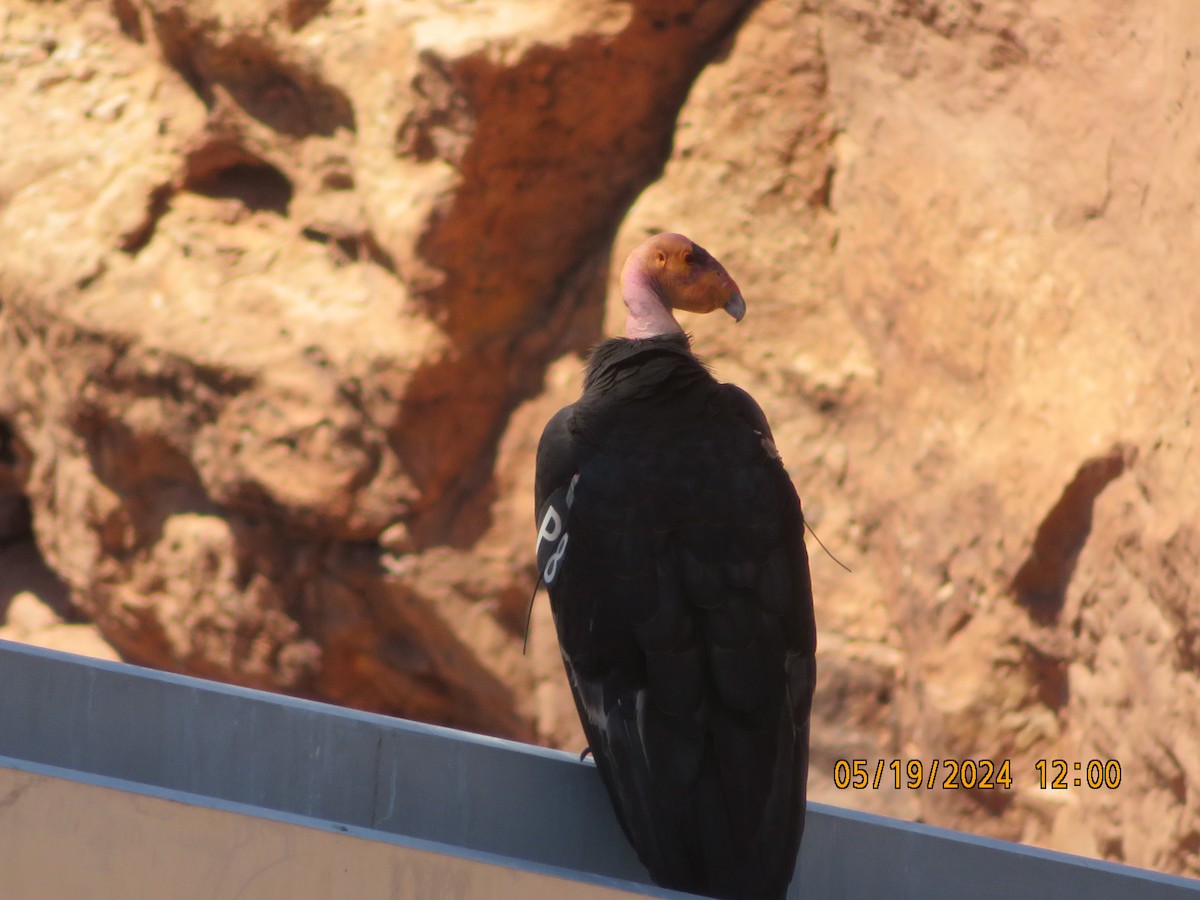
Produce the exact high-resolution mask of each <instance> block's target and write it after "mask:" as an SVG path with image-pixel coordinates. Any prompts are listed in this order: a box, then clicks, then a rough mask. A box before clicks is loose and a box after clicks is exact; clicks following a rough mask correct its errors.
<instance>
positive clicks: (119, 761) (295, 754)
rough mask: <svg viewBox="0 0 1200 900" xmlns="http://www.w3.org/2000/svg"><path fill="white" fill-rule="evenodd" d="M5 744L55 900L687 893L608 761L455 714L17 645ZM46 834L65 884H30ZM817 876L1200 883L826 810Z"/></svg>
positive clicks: (12, 653) (1170, 886)
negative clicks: (391, 714)
mask: <svg viewBox="0 0 1200 900" xmlns="http://www.w3.org/2000/svg"><path fill="white" fill-rule="evenodd" d="M0 757H7V758H6V759H0V872H2V873H4V875H3V878H4V883H5V884H6V885H8V884H13V883H16V884H24V883H29V884H38V885H40V889H39V890H38V891H37V892H36V894H35V895H36V896H38V897H64V898H65V897H72V898H73V897H78V896H91V897H105V896H112V897H117V896H133V894H130V893H129V892H128V891H118V890H116V889H115V885H116V883H117V882H116V879H118V877H119V873H118V869H121V868H122V867H124V868H125V869H127V868H129V867H132V868H133V869H134V870H135V871H136V870H138V869H139V867H141V868H143V869H145V871H144V872H143V873H142V876H143V877H142V878H141V880H139V881H137V882H136V883H137V884H141V885H143V886H146V888H147V891H148V892H147V891H141V892H138V893H137V894H136V895H137V896H145V897H158V896H162V897H168V896H170V897H176V896H180V897H183V896H193V895H194V896H196V897H201V896H204V897H220V896H234V895H237V896H244V897H263V898H267V897H278V896H289V897H296V898H304V897H314V898H315V897H329V896H404V897H408V896H412V897H423V896H438V897H507V896H510V895H511V896H514V897H515V896H521V897H571V898H574V897H580V898H584V897H588V898H590V897H608V896H615V895H616V894H617V893H623V892H632V893H641V894H646V895H650V896H658V897H682V896H684V895H682V894H677V893H673V892H668V891H663V890H661V889H658V888H655V887H654V886H653V885H651V884H650V882H649V880H648V878H647V876H646V873H645V871H644V869H642V867H641V865H640V864H639V863H638V861H637V858H636V856H635V855H634V854H633V852H632V850H631V849H630V848H629V846H628V845H627V844H626V842H625V840H624V837H623V836H622V834H621V832H620V829H619V828H618V826H617V823H616V820H615V818H614V816H613V813H612V810H611V808H610V807H609V805H608V800H607V797H606V796H605V794H604V790H603V787H602V786H601V784H600V781H599V778H598V777H597V776H596V773H595V770H594V766H593V764H592V763H591V762H590V761H589V762H584V763H580V762H579V761H578V760H577V759H575V758H574V756H572V755H571V754H566V753H560V752H557V751H550V750H545V749H540V748H536V747H528V746H525V745H521V744H514V743H511V742H508V741H501V740H496V739H492V738H485V737H480V736H476V735H470V734H464V733H462V732H456V731H452V730H450V729H445V728H437V727H433V726H426V725H420V724H416V723H411V722H406V721H402V720H398V719H391V718H387V717H385V716H376V715H371V714H367V713H360V712H355V711H353V710H347V709H342V708H340V707H333V706H327V705H325V704H320V703H312V702H308V701H303V700H296V699H292V698H287V697H280V696H277V695H273V694H266V693H262V692H258V691H251V690H246V689H242V688H236V687H230V686H228V685H222V684H217V683H213V682H207V681H202V680H199V679H194V678H186V677H182V676H177V675H169V674H165V673H161V672H155V671H152V670H147V669H141V668H138V667H134V666H127V665H122V664H117V663H107V662H102V661H97V660H90V659H84V658H82V657H74V656H70V655H68V654H63V653H56V652H53V651H47V650H41V649H37V648H31V647H26V646H23V645H18V644H10V643H7V642H3V641H0ZM38 797H41V798H42V801H41V802H38V803H34V802H33V801H34V799H35V798H38ZM6 798H8V799H6ZM13 798H16V799H13ZM22 808H24V810H25V811H24V812H22V813H21V814H20V815H18V814H16V813H15V812H14V810H21V809H22ZM101 808H103V809H107V810H109V812H108V814H107V815H93V812H94V810H95V809H101ZM168 820H169V821H170V822H171V824H170V825H169V826H168V825H167V824H164V825H163V826H162V827H161V828H158V827H153V826H152V825H151V824H149V823H153V822H155V821H161V822H163V823H167V822H168ZM106 823H107V824H106ZM230 834H234V835H240V836H241V838H240V839H239V840H241V843H238V842H237V841H235V842H233V843H230V842H229V841H228V840H226V837H227V836H228V835H230ZM37 835H40V837H35V836H37ZM205 835H207V837H206V836H205ZM49 841H53V843H54V846H53V848H52V850H51V852H50V855H49V856H48V857H46V856H43V858H48V859H51V860H53V861H54V862H53V866H54V868H53V869H52V871H51V872H50V873H47V876H48V875H49V874H53V876H54V877H55V878H56V879H58V880H57V881H55V882H54V883H53V885H52V884H50V883H42V882H37V881H34V882H21V881H19V880H16V881H14V880H13V879H17V878H18V876H17V875H15V874H14V873H26V874H27V875H28V877H31V878H36V877H38V876H37V874H36V872H33V871H32V870H31V865H32V862H31V861H32V860H33V859H35V858H37V857H36V854H35V849H36V847H37V846H42V845H43V844H45V843H46V842H49ZM359 844H361V845H362V846H361V847H360V846H359ZM280 848H283V849H280ZM289 848H290V849H289ZM43 852H44V851H43ZM185 857H186V859H187V862H186V863H185V862H182V861H181V860H183V859H184V858H185ZM103 859H110V860H111V862H110V863H108V864H105V865H102V864H101V861H102V860H103ZM155 860H170V861H171V863H170V865H166V867H165V868H164V869H163V870H162V874H161V878H163V879H165V880H162V881H160V880H156V879H157V878H158V877H159V876H156V875H154V871H156V870H153V864H154V861H155ZM164 865H165V863H164ZM97 866H99V868H97ZM173 867H174V868H173ZM180 867H183V868H180ZM231 867H232V868H231ZM172 871H179V872H180V873H181V874H180V875H179V876H178V878H179V879H182V878H184V875H183V874H182V873H183V872H184V871H186V872H187V875H186V879H187V880H186V882H181V881H179V880H175V881H172V876H171V872H172ZM288 871H294V872H295V873H297V875H296V877H297V881H296V882H295V884H296V885H297V887H296V888H294V889H293V888H290V887H289V888H288V889H287V890H283V889H282V888H281V887H280V885H281V884H283V882H279V883H278V884H277V883H275V882H273V881H272V880H271V879H273V878H276V877H279V878H282V877H283V875H284V873H285V872H288ZM231 872H234V873H241V874H239V875H238V876H237V878H242V880H241V881H238V880H237V878H234V879H233V880H232V881H230V880H228V879H230V878H233V876H232V875H231V874H230V873H231ZM800 872H801V874H800V876H799V877H798V878H797V880H796V882H795V883H794V884H793V886H792V891H791V894H790V896H791V897H793V898H799V897H801V896H804V897H854V898H863V900H870V898H876V897H878V898H893V897H914V898H918V897H919V898H935V900H936V898H958V897H964V896H971V897H995V898H1009V897H1046V898H1051V897H1055V898H1057V897H1064V896H1080V897H1084V896H1086V897H1089V898H1101V900H1103V898H1112V900H1118V898H1128V897H1139V898H1150V900H1158V898H1163V900H1167V898H1184V897H1187V898H1193V900H1195V898H1200V882H1196V881H1191V880H1187V879H1182V878H1176V877H1172V876H1167V875H1162V874H1159V873H1154V872H1148V871H1144V870H1139V869H1134V868H1131V867H1128V866H1120V865H1114V864H1111V863H1104V862H1098V861H1095V860H1089V859H1084V858H1081V857H1073V856H1068V855H1066V854H1061V853H1052V852H1049V851H1043V850H1037V849H1033V848H1029V847H1023V846H1020V845H1017V844H1009V843H1005V842H1002V841H994V840H988V839H984V838H977V837H974V836H971V835H965V834H961V833H957V832H952V831H948V830H945V829H938V828H932V827H928V826H922V825H914V824H912V823H906V822H900V821H896V820H892V819H886V818H883V817H879V816H871V815H867V814H862V813H853V812H848V811H846V810H840V809H837V808H834V807H828V806H822V805H819V804H812V805H810V808H809V818H808V826H807V828H806V832H805V839H804V846H803V849H802V851H801V860H800ZM105 873H107V875H105ZM263 873H274V874H263ZM397 873H400V874H397ZM406 873H407V874H406ZM243 876H244V877H243ZM21 877H25V876H21ZM84 877H88V878H90V881H89V882H88V885H89V887H88V889H87V891H85V892H83V893H80V892H78V891H76V890H74V887H75V886H77V885H78V884H79V883H81V882H79V881H77V880H74V879H78V878H84ZM106 877H107V878H109V879H112V882H111V885H112V886H113V888H114V889H113V890H112V891H111V892H110V891H109V889H108V887H106V882H105V878H106ZM121 877H123V876H121ZM388 878H392V879H393V880H392V881H388V880H387V879H388ZM396 878H399V879H400V880H398V881H397V880H395V879H396ZM222 879H225V880H222ZM247 879H250V880H247ZM264 879H265V880H264ZM354 879H366V880H354ZM404 879H409V880H404ZM411 879H419V880H417V881H413V880H411ZM420 879H424V880H420ZM121 883H123V884H126V885H128V884H129V882H121ZM180 883H186V884H187V885H188V886H189V890H191V888H192V885H193V884H195V885H200V886H201V887H197V888H196V892H195V893H194V894H191V893H188V894H185V893H180V892H179V890H178V888H179V884H180ZM288 883H289V884H291V882H288ZM159 884H161V885H163V892H162V893H158V892H156V891H155V890H150V888H151V887H152V886H154V885H159ZM54 885H57V886H58V888H55V887H54ZM255 885H266V886H268V887H269V888H270V890H267V889H266V888H265V887H264V888H263V889H262V892H258V889H257V888H256V887H255ZM422 885H428V886H429V889H430V890H432V891H433V892H432V893H430V892H429V890H426V889H425V888H424V887H422ZM435 885H436V888H435V887H434V886H435ZM502 885H507V887H503V889H502V888H501V886H502ZM565 885H569V889H568V887H566V886H565ZM304 886H308V887H307V891H305V890H302V888H304ZM242 890H245V891H246V893H239V891H242ZM15 896H18V897H21V896H34V895H27V894H25V893H22V892H17V893H16V894H15Z"/></svg>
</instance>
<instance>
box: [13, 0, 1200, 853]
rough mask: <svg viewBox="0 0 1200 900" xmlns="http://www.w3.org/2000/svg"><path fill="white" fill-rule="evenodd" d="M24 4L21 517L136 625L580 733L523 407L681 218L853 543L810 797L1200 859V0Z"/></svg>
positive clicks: (783, 446)
mask: <svg viewBox="0 0 1200 900" xmlns="http://www.w3.org/2000/svg"><path fill="white" fill-rule="evenodd" d="M0 48H2V49H0V122H2V123H3V133H4V134H5V152H4V153H3V154H2V155H0V236H2V240H0V360H3V362H2V364H0V541H7V542H8V543H9V544H10V545H11V546H12V547H17V546H18V545H21V546H25V547H28V544H27V543H26V544H23V545H22V539H23V538H24V537H26V536H27V535H29V534H32V535H33V536H35V537H36V544H37V548H38V549H39V550H40V552H41V554H42V556H43V557H44V559H45V562H46V564H47V565H48V566H49V567H50V569H52V570H53V572H54V573H55V574H56V575H57V577H58V578H60V579H61V580H62V583H63V584H65V589H66V591H68V592H69V596H70V604H69V608H68V609H63V610H61V612H62V613H63V614H64V615H65V616H66V618H68V619H69V618H80V617H82V618H86V619H88V620H90V621H91V622H93V623H95V626H96V627H97V628H98V629H99V631H100V632H101V633H102V634H103V635H104V637H105V638H106V639H107V640H108V641H109V642H110V643H111V645H112V646H113V647H115V648H116V649H117V650H118V651H119V652H120V654H121V655H122V656H123V657H124V658H126V659H129V660H132V661H137V662H143V663H149V664H153V665H158V666H163V667H167V668H172V669H176V670H181V671H188V672H192V673H197V674H202V675H207V676H211V677H218V678H224V679H229V680H233V681H237V682H240V683H244V684H251V685H255V686H261V687H268V688H272V689H278V690H286V691H291V692H294V693H299V694H303V695H310V696H319V697H322V698H326V699H330V700H334V701H338V702H344V703H349V704H354V705H358V706H362V707H366V708H371V709H378V710H384V711H388V712H393V713H397V714H402V715H408V716H414V717H417V718H422V719H427V720H432V721H440V722H446V723H448V724H451V725H457V726H461V727H466V728H472V729H477V730H483V731H488V732H491V733H495V734H503V735H508V736H513V737H518V738H522V739H531V740H541V741H544V742H548V743H555V744H560V745H568V746H573V745H574V743H575V742H577V740H578V738H577V737H576V735H577V726H576V725H575V724H574V721H573V720H574V711H573V709H572V708H571V706H570V700H569V696H568V695H567V693H566V685H565V682H564V680H563V679H562V676H561V674H560V672H559V662H558V660H557V653H556V650H555V646H554V639H553V634H552V626H551V623H550V621H549V614H548V611H547V610H546V607H545V604H544V603H539V604H538V605H537V606H536V607H535V609H534V614H533V627H532V636H531V640H530V649H529V653H528V655H525V656H522V653H521V636H522V632H523V630H524V622H523V615H524V604H525V602H526V600H527V599H528V596H529V593H530V591H531V590H532V588H533V582H534V572H533V568H532V560H531V554H530V549H531V542H530V531H531V527H532V526H531V516H532V513H531V510H530V508H529V507H530V503H531V501H530V491H531V482H532V453H533V448H534V446H535V444H536V440H537V436H538V433H539V432H540V428H541V425H542V424H543V423H544V422H545V420H546V418H548V417H549V415H550V414H551V413H552V412H553V411H554V410H555V409H557V408H558V406H560V405H561V404H563V403H566V402H569V401H570V400H571V399H573V397H574V396H575V395H576V393H577V392H578V389H579V382H580V370H581V361H580V356H579V354H580V353H581V352H582V351H583V350H584V349H586V347H587V346H588V345H589V344H590V343H592V342H593V341H595V340H596V339H598V338H599V337H600V335H601V334H602V333H603V332H604V330H606V329H608V330H612V328H613V327H614V325H615V323H616V322H617V321H618V319H617V317H618V315H619V311H618V307H619V300H617V299H616V298H615V295H614V293H613V291H612V289H611V288H612V285H611V278H610V275H611V274H612V272H611V271H610V270H611V268H612V267H611V266H610V263H611V260H612V259H613V258H616V260H617V262H618V264H619V261H620V258H621V257H622V256H623V254H624V253H625V252H626V251H627V250H628V249H629V248H630V247H631V246H632V245H633V244H634V243H635V242H636V241H637V240H639V239H640V238H641V236H642V235H644V234H645V233H646V232H647V231H650V230H656V229H663V228H669V229H673V230H680V231H684V232H685V233H688V234H690V235H691V236H693V237H695V238H696V239H697V240H699V241H700V242H701V243H703V244H704V245H706V246H707V247H708V248H709V249H710V250H712V251H713V252H714V253H716V254H717V255H718V256H719V257H720V258H721V259H722V261H723V262H724V263H725V264H726V265H727V267H728V268H729V269H730V271H731V272H732V273H733V274H734V276H735V277H736V278H737V279H738V281H739V283H740V284H741V285H742V287H743V289H744V292H745V294H746V296H747V300H748V301H749V306H750V313H749V315H748V317H747V319H746V321H745V322H743V323H742V324H741V325H739V326H737V327H736V328H734V327H733V326H731V325H730V324H729V323H728V322H726V321H721V322H718V321H709V320H707V319H700V320H697V321H695V322H689V323H688V325H689V327H692V328H693V329H694V331H695V335H696V344H697V347H698V349H699V350H700V351H701V352H702V353H703V354H704V355H706V356H707V357H708V358H709V360H710V361H711V362H712V363H713V364H714V366H715V368H716V370H717V373H718V375H719V376H720V377H721V378H722V379H724V380H730V381H737V382H739V383H740V384H742V385H743V386H744V387H746V388H748V389H749V390H750V391H751V392H752V393H754V394H755V396H756V397H757V398H758V399H759V400H760V402H761V403H762V405H763V406H764V408H765V410H766V412H767V414H768V416H769V417H770V418H771V420H772V422H773V423H774V427H775V432H776V438H777V443H778V445H779V448H780V450H781V452H782V453H783V455H784V458H785V460H786V461H787V462H788V464H789V469H790V471H791V472H792V474H793V476H794V478H795V479H796V481H797V484H798V486H799V488H800V493H801V496H802V497H803V498H804V500H805V508H806V512H807V513H808V516H809V518H810V520H811V521H812V524H813V526H814V527H815V529H816V531H817V533H818V534H819V535H820V536H821V539H822V540H823V541H824V543H825V544H826V545H827V546H828V547H829V548H830V549H831V551H832V552H833V553H834V554H836V555H837V556H838V557H839V558H841V559H842V560H843V561H844V562H846V563H847V564H848V565H849V566H850V567H851V568H852V569H853V572H852V573H851V574H847V573H845V572H844V571H842V570H841V569H840V568H839V567H838V566H837V565H836V564H835V563H834V562H833V561H831V560H830V559H829V558H828V557H826V556H824V555H823V554H822V553H821V552H820V550H819V548H817V547H815V546H812V547H811V551H812V557H813V560H814V581H815V591H816V595H817V603H818V621H819V624H820V626H821V630H822V631H821V647H820V654H821V660H820V671H821V684H820V686H819V692H818V700H817V703H818V713H819V724H818V727H817V731H816V735H815V738H814V743H815V754H816V756H815V764H814V768H813V776H812V791H813V794H814V796H816V797H817V798H819V799H825V800H832V801H833V802H838V803H842V804H846V805H855V806H865V807H869V808H875V809H881V810H884V811H888V812H893V813H896V814H901V815H907V816H914V817H915V816H920V817H922V818H924V819H925V820H927V821H932V822H938V823H945V824H951V825H956V826H960V827H966V828H969V829H973V830H977V831H981V832H985V833H992V834H998V835H1002V836H1007V837H1014V838H1021V839H1025V840H1030V841H1034V842H1038V843H1042V844H1046V845H1050V846H1057V847H1062V848H1065V849H1070V850H1075V851H1080V852H1085V853H1089V854H1093V855H1099V856H1104V857H1107V858H1112V859H1123V860H1127V861H1129V862H1133V863H1136V864H1139V865H1147V866H1152V867H1155V868H1161V869H1167V870H1171V871H1183V872H1191V873H1193V874H1195V873H1200V825H1198V824H1197V823H1198V822H1200V818H1198V817H1200V796H1198V795H1197V786H1198V785H1200V771H1198V772H1193V770H1194V769H1196V767H1197V766H1198V765H1200V752H1197V747H1196V746H1195V745H1196V744H1197V742H1198V740H1200V731H1198V730H1197V727H1196V721H1195V719H1196V716H1195V713H1194V709H1195V708H1196V707H1197V702H1196V700H1197V696H1198V694H1200V682H1198V680H1197V660H1198V659H1200V652H1198V650H1197V648H1198V647H1200V638H1198V637H1197V635H1198V634H1200V625H1198V624H1197V623H1198V622H1200V596H1198V595H1197V591H1196V588H1195V584H1196V583H1197V580H1198V577H1200V532H1198V531H1197V525H1196V522H1197V518H1198V517H1197V513H1200V478H1198V477H1197V476H1196V474H1195V466H1196V459H1195V454H1194V450H1195V448H1194V442H1195V438H1194V437H1193V435H1194V434H1195V429H1194V428H1193V427H1192V417H1193V416H1194V415H1197V414H1200V406H1198V396H1197V395H1198V391H1200V381H1198V376H1197V371H1196V366H1197V356H1196V348H1197V347H1200V303H1197V301H1196V298H1195V297H1194V296H1193V295H1194V292H1195V287H1194V286H1195V284H1196V276H1197V275H1198V274H1200V263H1197V261H1196V254H1195V248H1196V247H1200V225H1198V224H1197V221H1198V220H1197V211H1196V203H1197V197H1198V189H1197V187H1196V179H1195V171H1196V163H1197V160H1198V159H1200V13H1198V12H1196V11H1195V10H1194V9H1193V6H1192V5H1191V4H1188V3H1186V2H1184V0H1177V2H1166V0H1164V2H1163V3H1159V4H1141V5H1138V6H1136V7H1131V5H1130V4H1124V3H1118V2H1116V0H1086V2H1084V3H1072V4H1068V3H1066V2H1065V0H1042V2H1038V3H1033V2H994V3H993V2H971V3H930V2H900V0H896V2H886V3H884V2H880V0H840V2H838V0H828V2H801V0H766V2H763V3H761V4H757V5H751V4H749V3H744V2H734V0H728V2H724V0H708V2H695V0H686V2H685V0H635V2H631V3H618V2H611V3H603V2H601V3H596V2H582V0H580V2H576V3H562V4H544V3H538V2H532V0H530V2H508V3H501V2H494V3H492V2H489V3H478V4H467V5H460V4H438V3H394V4H371V5H366V6H362V5H356V4H348V3H346V4H343V3H341V2H338V0H333V2H322V0H315V2H303V0H287V2H283V0H281V2H277V3H271V2H261V3H251V4H247V3H241V2H232V0H228V2H219V0H209V2H204V3H172V2H163V0H145V2H141V0H113V2H111V3H100V2H96V3H83V2H79V3H71V2H61V3H50V4H47V3H36V4H35V3H25V2H21V0H18V2H17V4H16V5H15V6H12V5H10V7H8V8H7V9H6V11H5V12H4V13H3V14H0ZM606 296H607V298H608V300H607V303H606V300H605V298H606ZM13 552H16V551H13ZM13 558H16V557H12V556H8V555H6V556H3V557H0V565H4V566H5V570H4V572H3V573H0V580H5V579H6V580H7V584H8V587H5V588H4V589H3V590H0V607H9V606H10V604H9V602H8V598H10V597H12V595H13V594H14V593H16V592H17V591H19V590H21V589H23V587H33V585H24V586H23V585H22V584H19V583H17V582H19V581H20V580H21V578H22V577H24V576H21V575H19V573H21V572H26V571H29V566H28V565H23V567H18V566H16V565H10V564H8V563H6V562H5V561H6V560H9V559H13ZM21 559H25V560H27V554H25V555H23V556H21ZM22 597H23V598H25V597H28V595H22ZM60 606H61V604H60ZM11 608H12V609H17V610H18V611H21V610H24V612H22V613H21V616H19V617H18V618H19V619H20V622H16V623H14V622H13V621H11V620H10V621H9V623H8V627H7V629H0V636H4V635H5V634H8V635H14V634H15V635H16V636H22V635H24V636H27V635H28V633H29V631H30V629H31V628H32V627H33V626H32V625H30V624H29V623H30V622H34V624H37V621H38V617H37V616H36V615H32V614H31V613H30V612H29V609H30V607H29V601H28V600H27V599H22V601H21V603H20V604H18V603H16V602H15V601H14V602H13V603H12V604H11ZM12 609H10V610H9V612H10V613H11V611H12ZM2 613H3V609H0V614H2ZM31 615H32V618H31ZM10 619H11V616H10ZM22 622H24V623H25V624H24V625H22V624H21V623H22ZM51 626H53V627H59V628H67V627H73V626H70V625H67V624H62V623H58V622H49V623H48V624H47V623H42V626H40V627H43V630H45V628H50V627H51ZM21 628H24V629H25V630H24V631H20V629H21ZM18 632H20V633H19V634H18ZM848 757H861V758H866V759H868V760H870V761H871V764H872V766H873V765H874V763H875V761H876V760H879V759H885V760H891V759H893V758H899V759H902V760H907V759H910V758H911V759H918V760H922V761H923V762H924V763H925V764H926V765H927V766H928V764H929V762H930V761H931V760H933V759H934V758H938V759H948V758H964V757H970V758H976V759H978V758H989V759H993V760H999V759H1011V760H1012V775H1013V788H1012V790H1011V791H979V790H976V791H965V790H963V791H954V790H944V789H934V790H914V791H910V790H900V791H895V790H890V791H889V790H884V789H881V790H878V791H876V790H872V789H868V790H866V791H861V792H855V791H847V792H839V791H837V790H836V789H835V788H834V786H833V782H832V776H833V764H834V761H835V760H836V759H838V758H848ZM1054 758H1062V759H1065V760H1067V761H1068V763H1073V762H1076V761H1079V762H1082V763H1083V764H1085V765H1086V762H1087V761H1088V760H1091V759H1101V760H1109V759H1114V760H1118V761H1119V762H1120V764H1121V766H1122V774H1123V780H1122V785H1121V787H1120V788H1119V789H1117V790H1115V791H1110V790H1089V789H1087V788H1083V789H1076V788H1074V787H1072V788H1071V789H1069V790H1066V791H1049V790H1040V789H1039V787H1038V783H1037V772H1036V770H1035V768H1034V766H1035V763H1036V761H1037V760H1039V759H1054ZM1073 774H1074V773H1072V776H1073ZM885 780H886V779H885ZM939 780H940V779H939Z"/></svg>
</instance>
